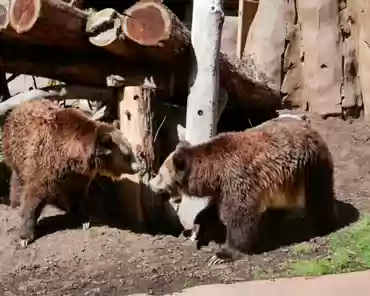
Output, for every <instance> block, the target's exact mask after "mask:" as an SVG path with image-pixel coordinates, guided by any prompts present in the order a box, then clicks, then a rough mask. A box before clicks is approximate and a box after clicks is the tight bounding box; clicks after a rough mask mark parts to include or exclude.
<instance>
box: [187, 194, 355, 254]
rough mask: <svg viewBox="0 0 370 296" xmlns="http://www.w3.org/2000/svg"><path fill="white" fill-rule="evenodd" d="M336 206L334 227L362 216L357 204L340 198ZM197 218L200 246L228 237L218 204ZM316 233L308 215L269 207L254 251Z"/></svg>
mask: <svg viewBox="0 0 370 296" xmlns="http://www.w3.org/2000/svg"><path fill="white" fill-rule="evenodd" d="M336 207H337V213H338V223H337V225H336V227H335V230H334V231H337V230H339V229H341V228H343V227H345V226H347V225H349V224H352V223H354V222H356V221H357V220H358V218H359V211H358V210H357V209H356V208H355V207H354V206H353V205H351V204H349V203H345V202H342V201H337V203H336ZM197 219H199V220H200V221H202V222H201V223H200V224H201V228H200V231H199V238H198V242H197V244H198V248H200V247H202V246H205V245H208V244H209V242H211V241H215V242H216V243H218V244H222V243H223V242H224V241H225V237H226V229H225V226H224V225H223V224H222V222H221V221H220V220H219V218H218V215H217V211H216V209H215V208H210V209H208V210H204V211H203V212H201V213H200V214H199V215H198V217H197ZM205 221H206V222H205ZM187 235H189V233H187ZM314 237H317V234H316V233H315V232H313V231H312V228H311V225H310V223H309V221H308V219H306V218H305V217H304V216H299V217H297V216H295V217H291V216H289V214H288V212H285V211H272V210H271V211H267V212H266V213H264V215H263V216H262V218H261V221H260V225H259V231H258V234H257V237H256V241H255V243H254V245H253V247H252V253H254V254H261V253H264V252H269V251H272V250H275V249H278V248H280V247H283V246H289V245H292V244H296V243H301V242H304V241H309V240H310V239H312V238H314Z"/></svg>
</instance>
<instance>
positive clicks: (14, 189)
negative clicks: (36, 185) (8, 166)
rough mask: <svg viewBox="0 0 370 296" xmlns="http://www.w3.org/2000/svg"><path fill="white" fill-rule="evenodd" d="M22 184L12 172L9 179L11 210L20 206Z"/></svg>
mask: <svg viewBox="0 0 370 296" xmlns="http://www.w3.org/2000/svg"><path fill="white" fill-rule="evenodd" d="M22 189H23V183H22V180H21V179H20V178H19V177H18V175H17V173H16V172H15V171H14V170H13V171H12V176H11V179H10V194H9V200H10V206H11V207H12V208H17V207H18V206H20V204H21V195H22Z"/></svg>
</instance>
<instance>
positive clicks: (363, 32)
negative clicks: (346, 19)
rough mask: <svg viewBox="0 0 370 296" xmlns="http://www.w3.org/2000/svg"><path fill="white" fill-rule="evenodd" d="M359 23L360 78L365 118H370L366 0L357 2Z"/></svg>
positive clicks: (369, 35)
mask: <svg viewBox="0 0 370 296" xmlns="http://www.w3.org/2000/svg"><path fill="white" fill-rule="evenodd" d="M355 5H356V6H355V7H354V10H355V13H356V21H357V22H356V23H357V32H356V33H357V36H356V37H357V38H356V39H357V46H358V52H357V54H358V65H359V78H360V84H361V91H362V100H363V104H364V113H365V119H366V120H370V83H369V81H370V70H369V67H370V28H369V25H370V20H369V18H368V14H369V13H370V3H369V2H368V1H365V0H358V1H356V3H355Z"/></svg>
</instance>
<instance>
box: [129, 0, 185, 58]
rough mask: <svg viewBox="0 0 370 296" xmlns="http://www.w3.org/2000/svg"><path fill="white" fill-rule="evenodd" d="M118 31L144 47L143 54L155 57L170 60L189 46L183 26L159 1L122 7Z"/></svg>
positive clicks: (141, 2)
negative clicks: (120, 26)
mask: <svg viewBox="0 0 370 296" xmlns="http://www.w3.org/2000/svg"><path fill="white" fill-rule="evenodd" d="M122 30H123V35H124V36H125V37H127V38H129V39H130V40H132V41H134V42H135V43H137V44H139V45H141V46H145V53H146V54H149V55H150V56H151V57H154V58H155V59H157V60H161V61H172V62H173V61H176V57H178V56H187V53H188V52H189V50H190V49H191V41H190V36H189V33H188V32H187V29H186V28H185V26H184V25H183V24H182V23H181V21H180V20H179V19H178V17H177V16H176V15H175V14H174V13H173V12H171V11H170V10H169V9H168V8H167V7H166V6H165V5H163V4H162V3H158V2H154V1H153V2H152V1H140V2H137V3H135V4H134V5H133V6H131V7H130V8H128V9H126V10H125V15H124V16H123V18H122Z"/></svg>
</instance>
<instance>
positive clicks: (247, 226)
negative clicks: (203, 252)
mask: <svg viewBox="0 0 370 296" xmlns="http://www.w3.org/2000/svg"><path fill="white" fill-rule="evenodd" d="M333 183H334V180H333V161H332V156H331V153H330V151H329V149H328V147H327V145H326V143H325V141H324V140H323V139H322V137H321V136H320V135H319V134H318V133H317V132H316V131H315V130H313V129H312V128H311V126H310V124H309V123H307V122H305V121H303V120H298V119H296V118H291V117H282V118H275V119H272V120H269V121H267V122H265V123H263V124H261V125H259V126H257V127H254V128H251V129H248V130H246V131H243V132H229V133H221V134H219V135H217V136H215V137H214V138H212V139H211V140H209V141H207V142H205V143H202V144H200V145H193V146H192V145H190V144H189V143H187V142H186V141H180V143H179V144H178V145H177V147H176V149H175V151H173V152H172V153H171V154H170V155H169V156H168V157H167V159H166V160H165V161H164V163H163V164H162V166H161V167H160V169H159V171H158V174H157V176H155V177H154V178H152V179H151V180H150V182H149V186H150V188H151V189H152V190H153V191H154V192H155V193H160V192H163V191H167V192H170V193H171V192H176V193H177V192H180V193H182V194H186V195H188V196H198V197H206V196H212V200H211V203H216V204H217V209H218V210H219V215H220V219H221V221H222V223H223V224H224V225H225V226H226V242H225V244H224V245H223V247H222V248H221V250H220V251H219V252H217V253H216V255H215V256H213V257H212V258H211V261H210V262H211V263H212V264H217V263H222V262H226V261H233V260H236V259H238V258H240V257H241V256H242V254H243V253H247V252H249V251H250V247H251V244H252V240H253V236H254V234H255V232H256V228H257V227H256V226H257V225H258V221H259V218H260V216H261V214H262V213H263V212H264V211H265V210H266V209H268V208H270V209H274V208H275V209H294V208H300V209H302V208H303V209H305V210H306V213H307V215H308V217H309V218H311V219H312V222H313V226H314V228H315V229H316V230H317V231H319V233H326V232H328V231H331V230H332V229H333V227H334V225H335V220H336V219H335V195H334V189H333V186H334V184H333Z"/></svg>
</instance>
